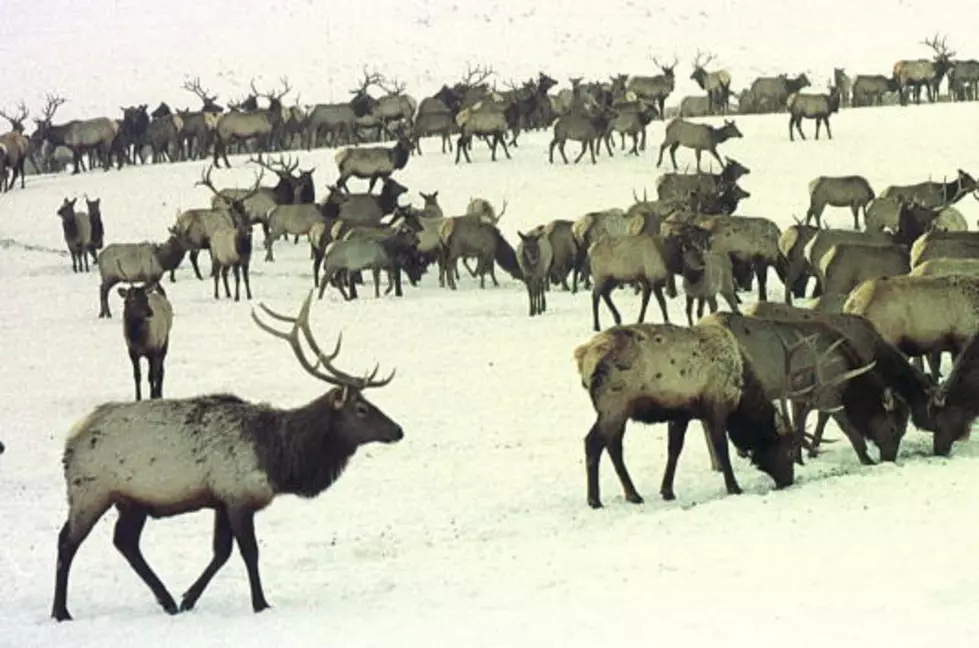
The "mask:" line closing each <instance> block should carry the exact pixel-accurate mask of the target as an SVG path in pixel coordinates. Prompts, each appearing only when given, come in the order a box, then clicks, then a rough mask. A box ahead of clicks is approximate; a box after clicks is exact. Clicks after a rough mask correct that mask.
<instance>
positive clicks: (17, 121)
mask: <svg viewBox="0 0 979 648" xmlns="http://www.w3.org/2000/svg"><path fill="white" fill-rule="evenodd" d="M30 114H31V113H30V111H29V110H28V109H27V105H26V104H25V103H24V102H23V101H21V102H19V103H18V104H17V116H16V117H11V116H10V114H9V113H8V112H6V111H5V110H0V117H3V118H4V119H6V120H7V121H9V122H10V126H11V127H12V128H14V129H16V128H17V127H18V126H21V127H23V124H24V120H25V119H27V117H28V115H30Z"/></svg>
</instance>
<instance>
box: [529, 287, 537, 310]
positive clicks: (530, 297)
mask: <svg viewBox="0 0 979 648" xmlns="http://www.w3.org/2000/svg"><path fill="white" fill-rule="evenodd" d="M527 300H528V301H529V302H530V316H531V317H533V316H534V315H536V314H537V311H536V310H535V309H534V306H536V304H535V303H534V289H533V288H532V287H531V285H530V282H529V281H528V282H527Z"/></svg>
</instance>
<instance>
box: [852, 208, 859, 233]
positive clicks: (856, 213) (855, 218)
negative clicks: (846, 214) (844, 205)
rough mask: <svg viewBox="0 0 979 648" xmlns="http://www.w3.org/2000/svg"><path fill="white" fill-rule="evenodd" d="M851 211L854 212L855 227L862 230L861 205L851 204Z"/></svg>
mask: <svg viewBox="0 0 979 648" xmlns="http://www.w3.org/2000/svg"><path fill="white" fill-rule="evenodd" d="M850 212H852V213H853V229H855V230H858V231H859V230H860V205H857V204H853V205H850Z"/></svg>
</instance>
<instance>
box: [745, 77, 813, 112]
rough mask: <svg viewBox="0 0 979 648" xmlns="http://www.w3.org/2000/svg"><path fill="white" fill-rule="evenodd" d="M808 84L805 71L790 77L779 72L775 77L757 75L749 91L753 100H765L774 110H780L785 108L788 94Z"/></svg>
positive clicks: (806, 86)
mask: <svg viewBox="0 0 979 648" xmlns="http://www.w3.org/2000/svg"><path fill="white" fill-rule="evenodd" d="M809 85H810V83H809V77H807V76H806V75H805V73H803V74H800V75H798V76H796V77H795V78H793V79H790V78H789V77H788V75H785V74H780V75H778V76H775V77H759V78H757V79H755V80H754V82H752V84H751V88H750V89H749V92H750V93H751V95H752V97H754V99H755V101H758V102H767V103H769V104H770V105H771V106H773V107H774V109H775V110H777V111H779V112H781V111H782V110H785V108H786V104H785V102H786V100H787V99H788V98H789V96H790V95H792V94H795V93H796V92H799V91H800V90H802V89H803V88H808V87H809Z"/></svg>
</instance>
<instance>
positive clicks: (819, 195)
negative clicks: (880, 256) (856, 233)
mask: <svg viewBox="0 0 979 648" xmlns="http://www.w3.org/2000/svg"><path fill="white" fill-rule="evenodd" d="M873 199H874V190H873V188H871V186H870V183H869V182H867V179H866V178H864V177H863V176H857V175H851V176H819V177H817V178H815V179H814V180H812V182H810V183H809V209H808V210H807V211H806V225H808V224H809V223H810V222H811V221H812V220H813V219H815V220H816V227H822V226H823V220H822V216H823V210H824V209H826V207H827V206H830V207H849V208H850V211H851V212H852V213H853V229H860V210H861V209H862V210H863V216H864V221H866V220H867V205H868V204H869V203H870V201H872V200H873Z"/></svg>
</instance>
